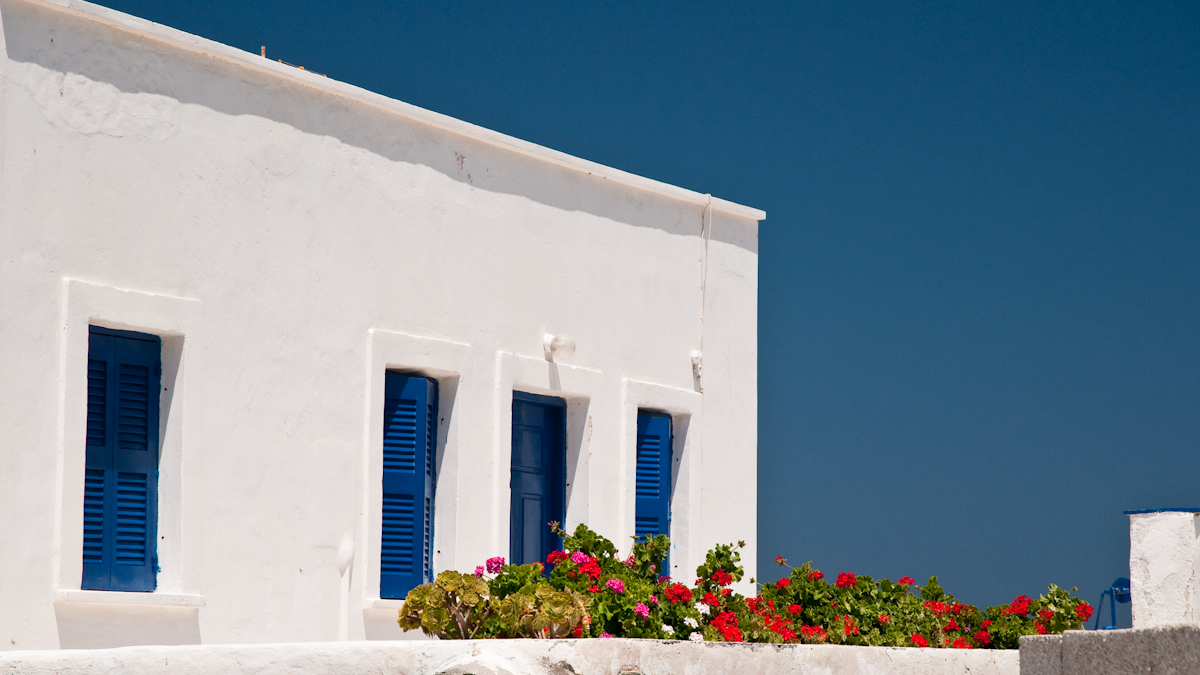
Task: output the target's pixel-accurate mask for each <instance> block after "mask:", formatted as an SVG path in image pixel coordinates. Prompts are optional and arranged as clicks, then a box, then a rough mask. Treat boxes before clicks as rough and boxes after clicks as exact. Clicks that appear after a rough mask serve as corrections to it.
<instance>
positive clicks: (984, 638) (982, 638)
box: [975, 630, 992, 645]
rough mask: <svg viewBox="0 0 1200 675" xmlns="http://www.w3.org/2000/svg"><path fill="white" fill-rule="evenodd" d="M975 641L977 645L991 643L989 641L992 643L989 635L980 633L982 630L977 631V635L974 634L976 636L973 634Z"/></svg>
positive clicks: (985, 632) (984, 632)
mask: <svg viewBox="0 0 1200 675" xmlns="http://www.w3.org/2000/svg"><path fill="white" fill-rule="evenodd" d="M975 641H976V642H978V643H979V644H981V645H986V644H987V643H989V642H991V641H992V636H991V635H989V634H988V633H987V631H982V630H981V631H979V632H978V633H976V634H975Z"/></svg>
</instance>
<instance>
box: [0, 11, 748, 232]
mask: <svg viewBox="0 0 1200 675" xmlns="http://www.w3.org/2000/svg"><path fill="white" fill-rule="evenodd" d="M0 13H2V16H3V23H4V37H5V41H6V43H7V52H8V58H9V59H11V60H12V61H17V62H23V63H30V64H36V65H38V66H41V67H43V68H46V69H48V70H50V71H53V72H56V73H61V74H62V75H61V77H62V78H63V79H61V80H60V81H59V87H58V88H56V90H55V91H54V92H52V93H51V92H49V91H43V90H48V88H47V87H44V86H41V87H39V91H34V92H32V93H33V94H34V96H35V98H38V99H39V101H38V102H39V104H40V105H42V106H43V107H46V106H58V107H63V106H74V107H73V109H71V110H67V111H65V112H64V114H63V117H64V118H65V119H70V120H71V121H73V122H78V121H80V120H84V121H86V123H88V124H92V125H103V124H105V118H107V120H108V122H109V123H115V124H129V123H134V124H155V123H156V120H154V119H149V121H147V119H148V117H149V118H154V117H158V118H159V119H158V120H157V123H158V126H157V127H156V128H155V131H154V133H153V134H152V135H155V136H160V135H166V136H170V135H173V134H174V133H175V132H176V130H177V129H176V121H175V119H174V118H175V117H176V114H177V111H172V110H170V108H171V107H173V106H174V103H173V102H172V101H171V100H170V99H173V100H175V101H179V102H181V103H184V104H193V105H198V106H203V107H205V108H208V109H210V110H213V111H216V112H218V113H222V114H225V115H230V116H243V115H245V116H254V117H259V118H264V119H269V120H273V121H275V122H278V123H280V124H284V125H288V126H290V127H292V128H294V129H296V130H299V131H301V132H303V133H305V134H310V135H313V136H316V137H327V138H335V139H337V140H339V141H341V142H342V143H345V144H347V145H351V146H355V147H357V148H361V149H362V150H365V151H367V152H370V153H372V154H375V155H378V156H380V157H383V158H385V159H387V160H390V161H392V162H397V163H407V164H419V165H423V166H426V167H428V168H430V169H432V170H434V171H437V172H439V173H441V174H443V175H445V176H446V177H449V178H451V179H453V180H455V181H458V182H461V183H467V184H470V185H472V186H474V187H476V188H478V189H481V190H487V191H489V192H494V193H502V194H509V195H517V196H522V197H526V198H529V199H532V200H534V201H537V202H539V203H541V204H544V205H547V206H551V207H554V208H557V209H561V210H565V211H582V212H586V213H590V214H592V215H594V216H597V217H600V218H605V219H609V220H613V221H617V222H623V223H626V224H629V225H634V226H640V227H652V228H656V229H659V230H662V231H664V232H667V233H670V234H677V235H686V236H695V235H697V234H699V233H700V217H701V213H702V212H703V206H701V205H698V204H694V205H690V206H691V209H694V212H695V214H694V217H693V216H691V215H689V216H688V217H682V216H681V215H680V213H679V212H678V211H677V210H675V209H677V208H678V206H679V203H678V202H676V200H673V199H670V198H668V197H662V196H656V195H651V194H650V193H646V192H641V191H635V190H631V188H629V187H626V186H621V185H619V184H616V183H614V182H612V181H606V180H597V179H595V178H593V177H592V176H590V175H587V174H585V173H582V172H579V171H572V170H563V169H561V168H559V167H556V166H554V165H551V164H548V163H546V162H541V161H537V160H534V159H532V158H529V157H525V156H523V155H519V154H516V153H513V152H510V151H507V150H504V149H501V148H498V147H496V146H493V145H490V144H487V143H482V142H480V141H477V140H474V139H469V138H466V137H463V136H459V135H457V134H450V133H445V132H442V131H440V130H436V129H434V128H432V127H429V126H427V125H425V124H422V123H420V122H416V121H412V120H408V119H405V118H402V117H400V116H399V115H396V114H393V113H389V112H387V111H385V110H383V109H380V108H375V107H372V106H369V105H363V104H359V103H351V102H349V101H347V100H346V99H344V98H342V97H340V96H338V95H336V94H334V93H331V92H327V91H323V90H321V89H319V88H317V87H316V86H305V85H303V84H299V83H297V82H294V81H289V80H285V79H284V78H282V77H280V76H277V75H272V74H270V73H267V72H256V71H255V70H254V69H252V68H248V67H243V66H237V65H234V64H230V63H227V62H224V61H222V60H218V59H212V58H206V57H203V56H199V55H197V54H196V53H195V52H191V51H188V50H185V49H181V48H178V47H174V46H170V45H168V44H164V43H160V42H157V41H155V40H151V39H147V38H143V37H141V36H138V35H136V34H133V33H124V32H122V31H120V30H118V29H116V28H109V27H107V26H103V25H100V24H95V23H91V22H89V21H86V20H83V19H80V18H77V17H75V16H72V15H69V14H66V13H64V12H61V11H58V10H55V9H51V8H46V7H38V6H34V5H30V4H26V3H24V2H20V0H0ZM74 76H81V77H82V78H85V79H86V80H87V81H85V82H71V80H72V79H74ZM65 83H69V85H70V86H71V87H72V88H74V87H75V86H76V85H78V86H79V87H81V88H83V90H84V91H83V92H82V97H83V98H81V95H80V94H79V93H76V95H75V98H74V100H73V101H72V100H71V97H69V96H66V92H65V91H64V84H65ZM94 83H107V84H108V85H111V86H112V87H115V88H116V89H117V90H118V91H120V92H123V93H124V94H134V95H138V94H140V95H149V96H147V97H146V100H144V101H136V102H132V103H131V102H129V101H128V100H127V99H125V98H123V97H113V96H92V95H89V94H97V93H100V92H99V90H98V89H97V88H96V87H95V86H94ZM160 97H163V98H165V99H168V100H163V98H160ZM102 99H103V100H102ZM127 105H133V106H135V107H137V108H138V111H137V112H138V113H139V114H137V115H131V114H130V111H129V110H127V109H126V106H127ZM106 107H107V108H108V109H107V110H106V109H105V108H106ZM143 109H144V110H143ZM145 113H150V115H149V116H147V115H146V114H145ZM50 116H51V118H52V119H53V118H54V117H55V115H53V114H51V115H50ZM131 120H134V121H132V122H131ZM98 130H100V131H101V132H103V130H102V129H98ZM286 140H287V139H285V138H281V139H280V140H279V143H281V144H284V143H285V142H286ZM290 156H291V158H292V161H294V162H295V163H296V164H297V165H299V164H300V163H301V162H302V161H304V159H306V158H307V159H312V157H306V156H305V155H303V154H293V155H290ZM327 157H328V155H327ZM330 168H331V170H332V169H333V165H332V164H331V165H330ZM631 193H632V195H631ZM633 195H636V196H633ZM664 207H666V208H664ZM714 216H715V217H714V219H713V221H714V223H713V229H712V233H711V237H712V238H713V239H716V240H717V241H722V242H724V243H728V244H732V245H735V246H738V247H741V248H743V249H746V250H748V251H751V252H757V250H758V240H757V239H758V238H757V230H756V228H753V227H746V226H745V224H744V223H741V222H737V221H738V219H737V218H734V217H732V216H722V215H721V214H719V213H717V214H714ZM722 221H725V222H722ZM723 225H724V226H723Z"/></svg>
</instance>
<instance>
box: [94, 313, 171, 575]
mask: <svg viewBox="0 0 1200 675" xmlns="http://www.w3.org/2000/svg"><path fill="white" fill-rule="evenodd" d="M161 346H162V343H161V340H160V339H159V338H158V337H157V336H155V335H146V334H144V333H135V332H132V331H124V330H112V329H108V328H100V327H98V326H91V327H90V328H89V335H88V366H87V435H86V438H87V440H86V446H87V451H86V468H85V473H84V479H83V581H82V585H81V588H83V589H86V590H97V591H143V592H148V591H153V590H154V588H155V586H156V584H157V572H158V558H157V552H158V547H157V544H156V540H157V538H158V402H159V396H158V394H159V391H160V379H161V366H160V354H161V351H162V350H161Z"/></svg>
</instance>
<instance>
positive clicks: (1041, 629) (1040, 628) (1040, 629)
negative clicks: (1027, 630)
mask: <svg viewBox="0 0 1200 675" xmlns="http://www.w3.org/2000/svg"><path fill="white" fill-rule="evenodd" d="M1033 625H1034V626H1037V632H1038V635H1045V634H1046V626H1045V624H1041V623H1034V624H1033Z"/></svg>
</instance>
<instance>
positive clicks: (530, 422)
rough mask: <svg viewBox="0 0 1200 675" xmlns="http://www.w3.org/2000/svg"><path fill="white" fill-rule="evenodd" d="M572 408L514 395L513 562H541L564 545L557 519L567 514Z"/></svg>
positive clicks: (558, 402)
mask: <svg viewBox="0 0 1200 675" xmlns="http://www.w3.org/2000/svg"><path fill="white" fill-rule="evenodd" d="M565 413H566V404H565V402H563V401H562V399H555V398H550V397H545V396H536V397H535V396H533V395H526V394H520V393H514V396H513V414H512V419H513V427H512V462H511V473H510V476H511V478H510V481H509V488H510V490H511V495H512V496H511V500H510V502H509V505H510V510H509V513H510V517H509V561H510V562H511V563H512V564H514V565H525V564H529V563H533V562H540V561H542V560H544V559H545V557H546V554H548V553H549V552H550V551H552V550H554V549H555V548H557V546H558V538H557V537H555V536H554V533H553V532H552V531H551V530H550V526H549V524H548V523H549V522H550V521H552V520H555V521H558V522H560V523H561V522H562V520H563V516H564V514H565V508H564V503H563V495H564V493H565V491H566V489H565V475H564V469H563V467H564V464H565V451H566V433H565V432H566V426H565V417H566V415H565Z"/></svg>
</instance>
